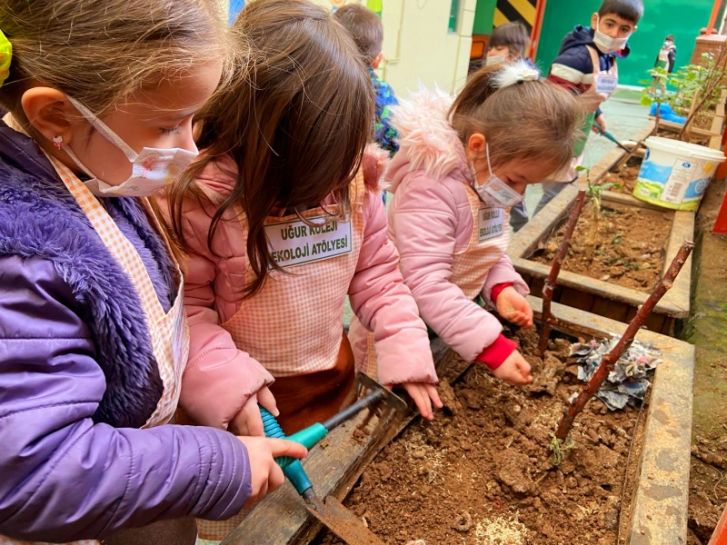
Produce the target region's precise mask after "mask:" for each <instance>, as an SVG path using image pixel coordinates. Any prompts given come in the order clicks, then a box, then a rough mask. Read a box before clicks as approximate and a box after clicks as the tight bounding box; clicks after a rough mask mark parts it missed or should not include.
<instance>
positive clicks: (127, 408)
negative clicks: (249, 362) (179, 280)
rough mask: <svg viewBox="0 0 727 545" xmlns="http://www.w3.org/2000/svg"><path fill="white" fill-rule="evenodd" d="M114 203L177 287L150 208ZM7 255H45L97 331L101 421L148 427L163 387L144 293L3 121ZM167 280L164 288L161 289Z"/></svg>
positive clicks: (1, 248) (3, 246) (0, 168)
mask: <svg viewBox="0 0 727 545" xmlns="http://www.w3.org/2000/svg"><path fill="white" fill-rule="evenodd" d="M113 201H114V202H113V203H109V206H113V207H114V208H115V211H112V210H110V211H109V213H116V211H118V213H119V214H123V216H124V217H125V218H127V221H128V223H129V225H131V226H133V228H134V229H135V231H136V232H138V233H139V235H140V237H141V238H142V239H143V240H144V244H145V246H146V250H147V251H145V252H144V253H141V252H140V255H141V256H142V260H144V261H145V265H146V264H147V263H148V262H149V261H151V260H152V259H153V260H156V261H158V262H160V270H161V271H162V272H161V274H160V275H159V274H154V275H152V273H151V270H150V277H151V278H152V282H154V284H155V287H157V288H158V289H161V293H163V294H164V295H166V296H169V290H173V289H174V288H173V287H172V286H170V284H171V282H172V277H171V262H170V261H169V257H168V256H167V253H166V250H165V249H164V246H163V243H162V242H161V240H160V239H159V237H158V236H157V235H156V234H155V233H154V231H153V229H152V227H151V226H150V225H149V221H148V219H147V218H146V215H145V213H144V211H143V209H142V208H141V206H140V205H139V204H138V203H137V202H136V200H135V199H129V198H120V199H113ZM0 256H19V257H22V258H25V259H33V258H40V259H42V260H45V261H47V262H49V263H51V264H52V265H53V267H54V269H55V271H56V272H57V275H58V281H59V282H60V281H62V282H63V283H65V284H66V285H67V286H68V287H69V288H70V290H71V292H72V294H73V298H74V300H75V302H76V304H77V305H78V310H77V312H78V313H79V314H80V315H81V316H82V318H83V319H84V321H85V323H86V324H87V326H88V329H89V331H90V338H89V344H90V345H92V347H90V348H89V349H90V350H91V349H93V351H94V352H95V354H94V356H95V359H96V361H97V362H98V365H99V366H100V367H101V369H102V370H103V372H104V375H105V377H106V383H107V384H106V392H105V393H104V396H103V399H102V400H101V403H100V404H99V407H98V409H97V411H96V414H95V415H94V420H95V421H96V422H104V423H109V424H111V425H114V426H118V427H140V426H141V425H143V424H144V422H145V421H146V419H147V418H148V417H149V416H150V415H151V413H152V412H153V411H154V408H155V407H156V404H157V402H158V400H159V398H160V396H161V394H162V390H163V385H162V381H161V377H160V376H159V370H158V369H157V365H156V360H155V358H154V354H153V351H152V345H151V339H150V337H149V333H148V331H147V329H146V325H145V323H146V322H145V317H144V314H143V312H142V310H141V303H140V301H139V298H138V296H137V295H136V293H135V292H134V288H133V286H132V284H131V281H130V280H129V278H128V276H127V275H126V274H125V273H124V271H123V270H122V269H121V268H120V267H119V266H118V265H117V264H116V262H115V261H114V259H113V257H112V256H111V254H110V253H109V251H108V250H107V249H106V247H105V246H104V245H103V243H102V242H101V239H100V238H99V237H98V235H97V234H96V232H95V231H94V230H93V228H92V227H91V225H90V223H89V222H88V219H87V218H86V216H85V215H84V214H83V212H82V211H81V209H80V208H79V207H78V205H77V204H76V202H75V200H74V199H73V197H72V196H71V195H70V193H69V192H68V191H67V190H66V189H65V187H64V186H63V183H62V182H61V180H60V179H59V178H58V176H57V174H56V173H55V170H54V169H53V167H52V166H51V164H50V162H49V161H48V160H47V159H46V158H45V156H44V155H43V154H42V152H41V151H40V150H39V148H38V147H37V146H36V145H35V143H34V142H33V141H32V140H31V139H30V138H28V137H26V136H23V135H21V134H20V133H18V132H15V131H14V130H13V129H11V128H9V127H8V126H7V125H5V124H4V123H0ZM147 268H148V269H150V268H149V267H147ZM162 284H164V285H165V286H164V288H159V286H160V285H162ZM0 311H4V310H3V309H0ZM28 319H30V318H28ZM53 333H54V332H53V331H51V333H50V334H53ZM59 335H61V333H59ZM38 342H42V341H41V340H39V341H38ZM29 350H30V348H29Z"/></svg>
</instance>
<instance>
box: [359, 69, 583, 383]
mask: <svg viewBox="0 0 727 545" xmlns="http://www.w3.org/2000/svg"><path fill="white" fill-rule="evenodd" d="M578 120H579V114H578V111H577V106H576V102H575V99H574V98H573V97H572V96H571V95H570V94H569V93H567V92H563V91H562V90H561V89H559V88H557V87H556V86H554V85H552V84H549V83H546V82H544V81H540V80H539V79H538V73H537V71H536V70H535V69H533V68H531V67H530V66H529V65H527V64H526V63H524V62H520V63H515V64H512V65H508V66H506V67H504V68H503V67H502V66H501V65H495V66H494V67H487V68H483V69H481V70H480V71H478V72H476V73H475V74H473V76H472V77H471V79H470V80H469V82H468V83H467V85H466V86H465V88H464V89H463V90H462V92H461V93H460V94H459V96H458V97H457V98H456V99H455V100H454V102H452V101H451V99H450V98H449V97H448V96H446V95H444V94H443V93H439V92H426V91H423V92H420V93H418V94H417V95H415V96H414V97H413V98H412V99H411V100H410V101H404V102H403V103H402V105H401V106H399V107H398V108H397V109H395V113H394V124H395V126H396V129H397V130H398V131H399V134H400V135H401V140H400V141H401V150H400V151H399V153H398V154H397V155H396V157H395V158H394V159H393V161H392V163H391V164H390V165H389V167H388V169H387V172H386V175H385V178H386V181H387V182H388V183H389V184H390V187H389V190H390V191H391V192H392V193H393V200H392V202H391V208H390V210H389V236H390V237H391V239H392V240H393V241H394V242H395V244H396V247H397V249H398V250H399V254H400V259H401V272H402V274H403V276H404V280H405V282H406V284H407V286H409V288H410V289H411V291H412V293H413V295H414V298H415V299H416V302H417V304H418V305H419V311H420V313H421V316H422V318H423V319H424V321H425V322H426V323H427V324H428V325H429V326H430V327H431V329H432V330H434V332H435V333H436V334H437V335H439V337H441V338H442V339H443V340H444V341H445V342H446V343H447V344H448V345H449V346H451V347H452V348H453V349H454V350H455V351H456V352H457V353H458V354H459V355H460V356H461V357H462V358H464V359H465V360H466V361H477V362H480V363H483V364H485V365H487V366H488V367H489V368H490V369H492V371H493V373H494V375H495V376H496V377H498V378H500V379H502V380H504V381H506V382H509V383H513V384H526V383H528V382H530V381H531V376H530V366H529V364H528V363H527V361H525V359H524V358H523V357H522V355H521V354H520V353H519V352H518V350H517V349H516V345H515V343H513V342H512V341H510V340H508V339H507V338H505V337H504V336H503V335H502V326H501V325H500V322H499V321H498V319H497V318H496V317H495V316H494V315H493V314H492V313H491V312H490V311H488V310H486V309H485V308H483V307H482V306H480V305H479V304H478V303H477V302H476V299H478V298H480V297H481V298H482V299H483V300H484V302H485V305H487V306H488V307H489V308H494V309H496V310H497V312H498V314H499V315H500V316H501V317H502V318H504V319H506V320H508V321H510V322H513V323H515V324H517V325H520V326H523V327H529V326H531V325H532V323H533V313H532V310H531V309H530V307H529V305H528V303H527V301H526V299H525V297H524V296H525V295H527V293H528V287H527V285H526V284H525V283H524V282H523V280H522V278H521V277H520V275H519V274H518V273H517V272H515V270H514V269H513V266H512V264H511V263H510V259H509V258H508V256H507V254H506V253H505V251H506V249H507V244H508V238H509V228H508V220H509V214H510V208H511V207H512V206H514V205H515V204H517V203H518V202H520V201H521V200H522V194H523V192H524V190H525V186H526V185H527V184H529V183H533V182H538V181H541V180H544V179H546V178H547V177H548V175H549V174H551V173H553V172H555V171H557V170H559V169H560V168H562V167H563V166H564V165H567V164H568V163H569V161H570V158H571V150H572V148H573V144H574V141H575V136H576V133H577V127H578ZM363 325H365V324H363ZM363 329H364V328H363V327H362V326H361V324H360V323H358V322H356V323H353V324H352V325H351V337H352V341H353V343H354V348H355V353H356V359H357V362H358V363H359V365H361V366H364V367H366V366H368V368H369V372H371V364H370V363H368V360H369V356H370V355H371V354H370V352H371V350H369V347H368V343H367V342H366V335H365V331H363ZM380 361H381V360H380V357H379V362H380Z"/></svg>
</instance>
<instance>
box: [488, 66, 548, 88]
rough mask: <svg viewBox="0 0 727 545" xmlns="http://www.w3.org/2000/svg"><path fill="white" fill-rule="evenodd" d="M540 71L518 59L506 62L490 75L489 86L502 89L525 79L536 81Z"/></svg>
mask: <svg viewBox="0 0 727 545" xmlns="http://www.w3.org/2000/svg"><path fill="white" fill-rule="evenodd" d="M539 77H540V72H539V71H538V69H537V68H534V67H533V66H532V65H531V64H530V63H528V62H527V61H524V60H519V61H516V62H513V63H509V64H506V65H505V66H504V67H503V68H501V69H500V70H498V71H497V72H495V73H494V74H493V75H492V83H491V86H492V87H493V88H494V89H502V88H503V87H508V86H510V85H515V84H516V83H517V84H522V83H525V82H526V81H537V79H538V78H539Z"/></svg>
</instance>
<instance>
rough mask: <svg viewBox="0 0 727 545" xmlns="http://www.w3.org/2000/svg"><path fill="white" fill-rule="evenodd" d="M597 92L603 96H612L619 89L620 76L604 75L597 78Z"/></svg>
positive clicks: (598, 75)
mask: <svg viewBox="0 0 727 545" xmlns="http://www.w3.org/2000/svg"><path fill="white" fill-rule="evenodd" d="M595 80H596V92H597V93H600V94H602V95H610V94H611V93H613V92H614V91H615V90H616V87H618V76H617V75H616V74H608V73H605V72H604V73H602V74H597V75H596V76H595Z"/></svg>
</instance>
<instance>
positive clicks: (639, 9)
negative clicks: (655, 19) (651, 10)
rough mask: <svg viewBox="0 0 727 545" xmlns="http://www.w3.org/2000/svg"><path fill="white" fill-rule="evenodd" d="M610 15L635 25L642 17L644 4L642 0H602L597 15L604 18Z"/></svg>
mask: <svg viewBox="0 0 727 545" xmlns="http://www.w3.org/2000/svg"><path fill="white" fill-rule="evenodd" d="M612 13H613V14H615V15H618V16H619V17H622V18H624V19H626V20H627V21H631V22H632V23H634V24H637V23H638V22H639V20H640V19H641V17H643V15H644V3H643V1H642V0H603V2H602V3H601V7H600V8H598V15H599V16H600V17H605V16H606V15H609V14H612Z"/></svg>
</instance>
